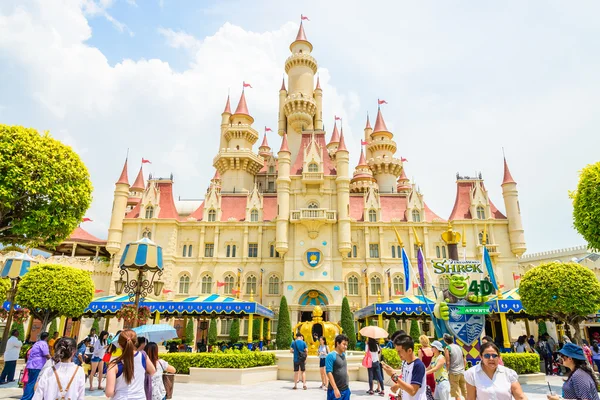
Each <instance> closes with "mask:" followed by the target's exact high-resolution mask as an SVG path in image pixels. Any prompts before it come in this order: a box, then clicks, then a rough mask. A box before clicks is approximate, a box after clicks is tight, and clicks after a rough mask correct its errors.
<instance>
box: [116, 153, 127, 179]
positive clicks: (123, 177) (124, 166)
mask: <svg viewBox="0 0 600 400" xmlns="http://www.w3.org/2000/svg"><path fill="white" fill-rule="evenodd" d="M119 183H125V184H127V185H129V179H128V178H127V159H125V165H123V171H121V176H120V177H119V180H118V181H117V184H119Z"/></svg>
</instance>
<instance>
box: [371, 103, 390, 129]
mask: <svg viewBox="0 0 600 400" xmlns="http://www.w3.org/2000/svg"><path fill="white" fill-rule="evenodd" d="M377 132H389V131H388V128H387V126H385V121H384V120H383V115H382V114H381V108H379V109H378V110H377V119H376V120H375V129H374V130H373V133H377Z"/></svg>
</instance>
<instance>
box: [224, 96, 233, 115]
mask: <svg viewBox="0 0 600 400" xmlns="http://www.w3.org/2000/svg"><path fill="white" fill-rule="evenodd" d="M225 113H228V114H231V104H230V103H229V95H227V103H225V110H223V114H225Z"/></svg>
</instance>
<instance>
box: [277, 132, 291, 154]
mask: <svg viewBox="0 0 600 400" xmlns="http://www.w3.org/2000/svg"><path fill="white" fill-rule="evenodd" d="M279 151H280V152H281V151H287V152H288V153H289V152H290V149H289V147H288V142H287V133H284V134H283V140H282V141H281V148H280V149H279Z"/></svg>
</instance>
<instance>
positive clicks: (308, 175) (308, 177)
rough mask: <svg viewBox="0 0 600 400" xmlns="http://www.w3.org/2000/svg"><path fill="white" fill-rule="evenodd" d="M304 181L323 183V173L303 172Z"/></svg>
mask: <svg viewBox="0 0 600 400" xmlns="http://www.w3.org/2000/svg"><path fill="white" fill-rule="evenodd" d="M302 180H303V181H304V182H306V183H311V182H315V183H319V182H323V173H322V172H303V173H302Z"/></svg>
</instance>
